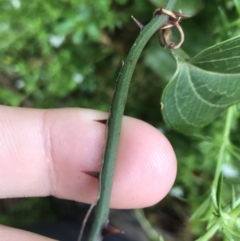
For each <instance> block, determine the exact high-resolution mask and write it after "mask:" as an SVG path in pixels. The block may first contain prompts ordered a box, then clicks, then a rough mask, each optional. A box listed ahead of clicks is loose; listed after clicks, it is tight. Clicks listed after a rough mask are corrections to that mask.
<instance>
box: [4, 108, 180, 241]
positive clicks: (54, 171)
mask: <svg viewBox="0 0 240 241" xmlns="http://www.w3.org/2000/svg"><path fill="white" fill-rule="evenodd" d="M0 113H1V114H0V133H1V135H0V198H14V197H33V196H49V195H53V196H55V197H59V198H64V199H71V200H76V201H79V202H86V203H92V202H94V201H95V199H96V196H97V193H98V180H97V179H95V178H92V177H90V176H89V175H86V174H85V173H84V171H99V170H100V167H101V160H102V152H103V143H104V141H105V128H106V126H105V125H104V124H101V123H99V122H97V121H94V120H102V119H107V117H108V114H107V113H103V112H99V111H94V110H87V109H58V110H33V109H25V108H14V107H6V106H0ZM175 175H176V157H175V154H174V151H173V149H172V147H171V145H170V144H169V142H168V140H167V139H166V138H165V137H164V136H163V135H162V134H161V133H160V132H159V131H158V130H157V129H155V128H153V127H152V126H150V125H149V124H147V123H145V122H142V121H140V120H137V119H133V118H130V117H124V119H123V124H122V130H121V136H120V146H119V153H118V157H117V164H116V172H115V174H114V182H113V190H112V198H111V207H112V208H123V209H126V208H140V207H146V206H150V205H153V204H155V203H156V202H159V201H160V200H161V199H162V198H163V197H164V196H165V195H166V194H167V193H168V191H169V190H170V188H171V186H172V185H173V182H174V179H175ZM0 237H1V240H4V241H15V240H18V241H23V240H24V241H32V240H35V241H44V240H45V241H47V240H51V239H48V238H46V237H42V236H39V235H36V234H32V233H29V232H26V231H22V230H17V229H13V228H9V227H5V226H1V225H0Z"/></svg>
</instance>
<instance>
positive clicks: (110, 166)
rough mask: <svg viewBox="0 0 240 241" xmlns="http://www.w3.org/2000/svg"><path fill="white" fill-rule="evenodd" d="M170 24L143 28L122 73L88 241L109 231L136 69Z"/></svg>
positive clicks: (159, 21)
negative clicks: (123, 129)
mask: <svg viewBox="0 0 240 241" xmlns="http://www.w3.org/2000/svg"><path fill="white" fill-rule="evenodd" d="M176 1H177V0H168V1H166V4H165V8H166V9H167V10H169V11H171V10H172V9H173V7H174V5H175V4H176ZM166 20H167V16H166V15H160V16H159V15H157V16H155V17H154V18H153V19H152V20H151V22H150V23H149V24H147V25H146V26H145V27H144V28H143V30H142V31H141V32H140V34H139V36H138V38H137V39H136V41H135V43H134V44H133V46H132V48H131V50H130V52H129V54H128V56H127V58H126V61H125V63H124V64H123V66H122V69H121V71H120V73H119V76H118V79H117V82H116V88H115V93H114V95H113V99H112V103H111V107H110V111H109V119H108V124H107V128H108V130H107V141H106V147H105V152H104V155H103V161H102V169H101V172H100V179H99V194H98V198H97V201H96V210H95V215H94V221H93V225H92V228H91V231H90V235H89V238H88V241H98V240H101V239H102V237H101V231H102V229H103V228H104V227H107V224H108V215H109V204H110V197H111V189H112V181H113V175H114V169H115V162H116V157H117V152H118V143H119V136H120V130H121V124H122V118H123V113H124V109H125V103H126V100H127V94H128V89H129V85H130V81H131V78H132V75H133V71H134V68H135V66H136V63H137V60H138V58H139V56H140V54H141V52H142V51H143V48H144V47H145V45H146V43H147V42H148V41H149V39H150V38H151V37H152V35H153V34H154V33H155V32H156V31H158V30H159V28H160V27H161V26H162V25H164V24H165V22H166Z"/></svg>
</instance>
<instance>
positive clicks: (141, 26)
mask: <svg viewBox="0 0 240 241" xmlns="http://www.w3.org/2000/svg"><path fill="white" fill-rule="evenodd" d="M131 17H132V19H133V21H134V22H135V23H136V24H137V26H138V27H139V28H140V30H143V28H144V25H142V24H141V23H140V22H139V21H138V20H137V19H136V18H134V17H133V16H131Z"/></svg>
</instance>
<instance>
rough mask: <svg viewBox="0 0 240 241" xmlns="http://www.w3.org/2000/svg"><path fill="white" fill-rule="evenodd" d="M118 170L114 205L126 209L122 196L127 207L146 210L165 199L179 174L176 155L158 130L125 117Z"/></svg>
mask: <svg viewBox="0 0 240 241" xmlns="http://www.w3.org/2000/svg"><path fill="white" fill-rule="evenodd" d="M124 150H128V152H126V151H124ZM116 170H117V171H116V174H115V182H114V188H113V195H112V206H113V207H115V208H116V207H120V206H123V201H122V199H121V198H120V197H121V196H123V197H124V198H125V199H126V201H125V202H124V205H125V208H142V207H147V206H151V205H153V204H155V203H157V202H159V201H160V200H162V199H163V198H164V197H165V196H166V195H167V193H168V192H169V190H170V189H171V187H172V185H173V183H174V181H175V177H176V172H177V162H176V156H175V153H174V150H173V148H172V146H171V144H170V142H169V141H168V140H167V138H166V137H165V136H164V135H163V134H162V133H161V132H160V131H159V130H158V129H156V128H154V127H153V126H151V125H149V124H147V123H146V122H143V121H140V120H137V119H134V118H130V117H125V118H124V121H123V128H122V132H121V142H120V146H119V154H118V162H117V167H116ZM123 173H124V175H123ZM116 192H118V193H116Z"/></svg>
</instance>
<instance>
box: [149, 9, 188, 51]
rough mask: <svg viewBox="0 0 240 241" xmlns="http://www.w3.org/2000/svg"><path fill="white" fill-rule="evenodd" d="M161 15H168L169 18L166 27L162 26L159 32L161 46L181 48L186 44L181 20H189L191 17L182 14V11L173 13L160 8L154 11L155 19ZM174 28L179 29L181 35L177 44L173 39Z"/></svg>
mask: <svg viewBox="0 0 240 241" xmlns="http://www.w3.org/2000/svg"><path fill="white" fill-rule="evenodd" d="M161 14H166V15H168V17H169V18H168V20H167V22H166V24H165V25H164V26H162V27H161V28H160V30H159V33H160V44H161V46H163V47H169V48H172V49H177V48H180V47H181V45H182V43H183V42H184V32H183V30H182V27H181V26H180V24H179V22H180V20H181V18H187V17H190V16H187V15H185V14H182V13H181V11H180V12H171V11H168V10H166V9H164V8H158V9H156V10H155V11H154V13H153V17H155V16H156V15H161ZM174 26H175V27H176V28H177V30H178V31H179V33H180V40H179V42H178V43H177V44H176V43H175V42H174V41H173V39H172V31H171V28H172V27H174Z"/></svg>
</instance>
